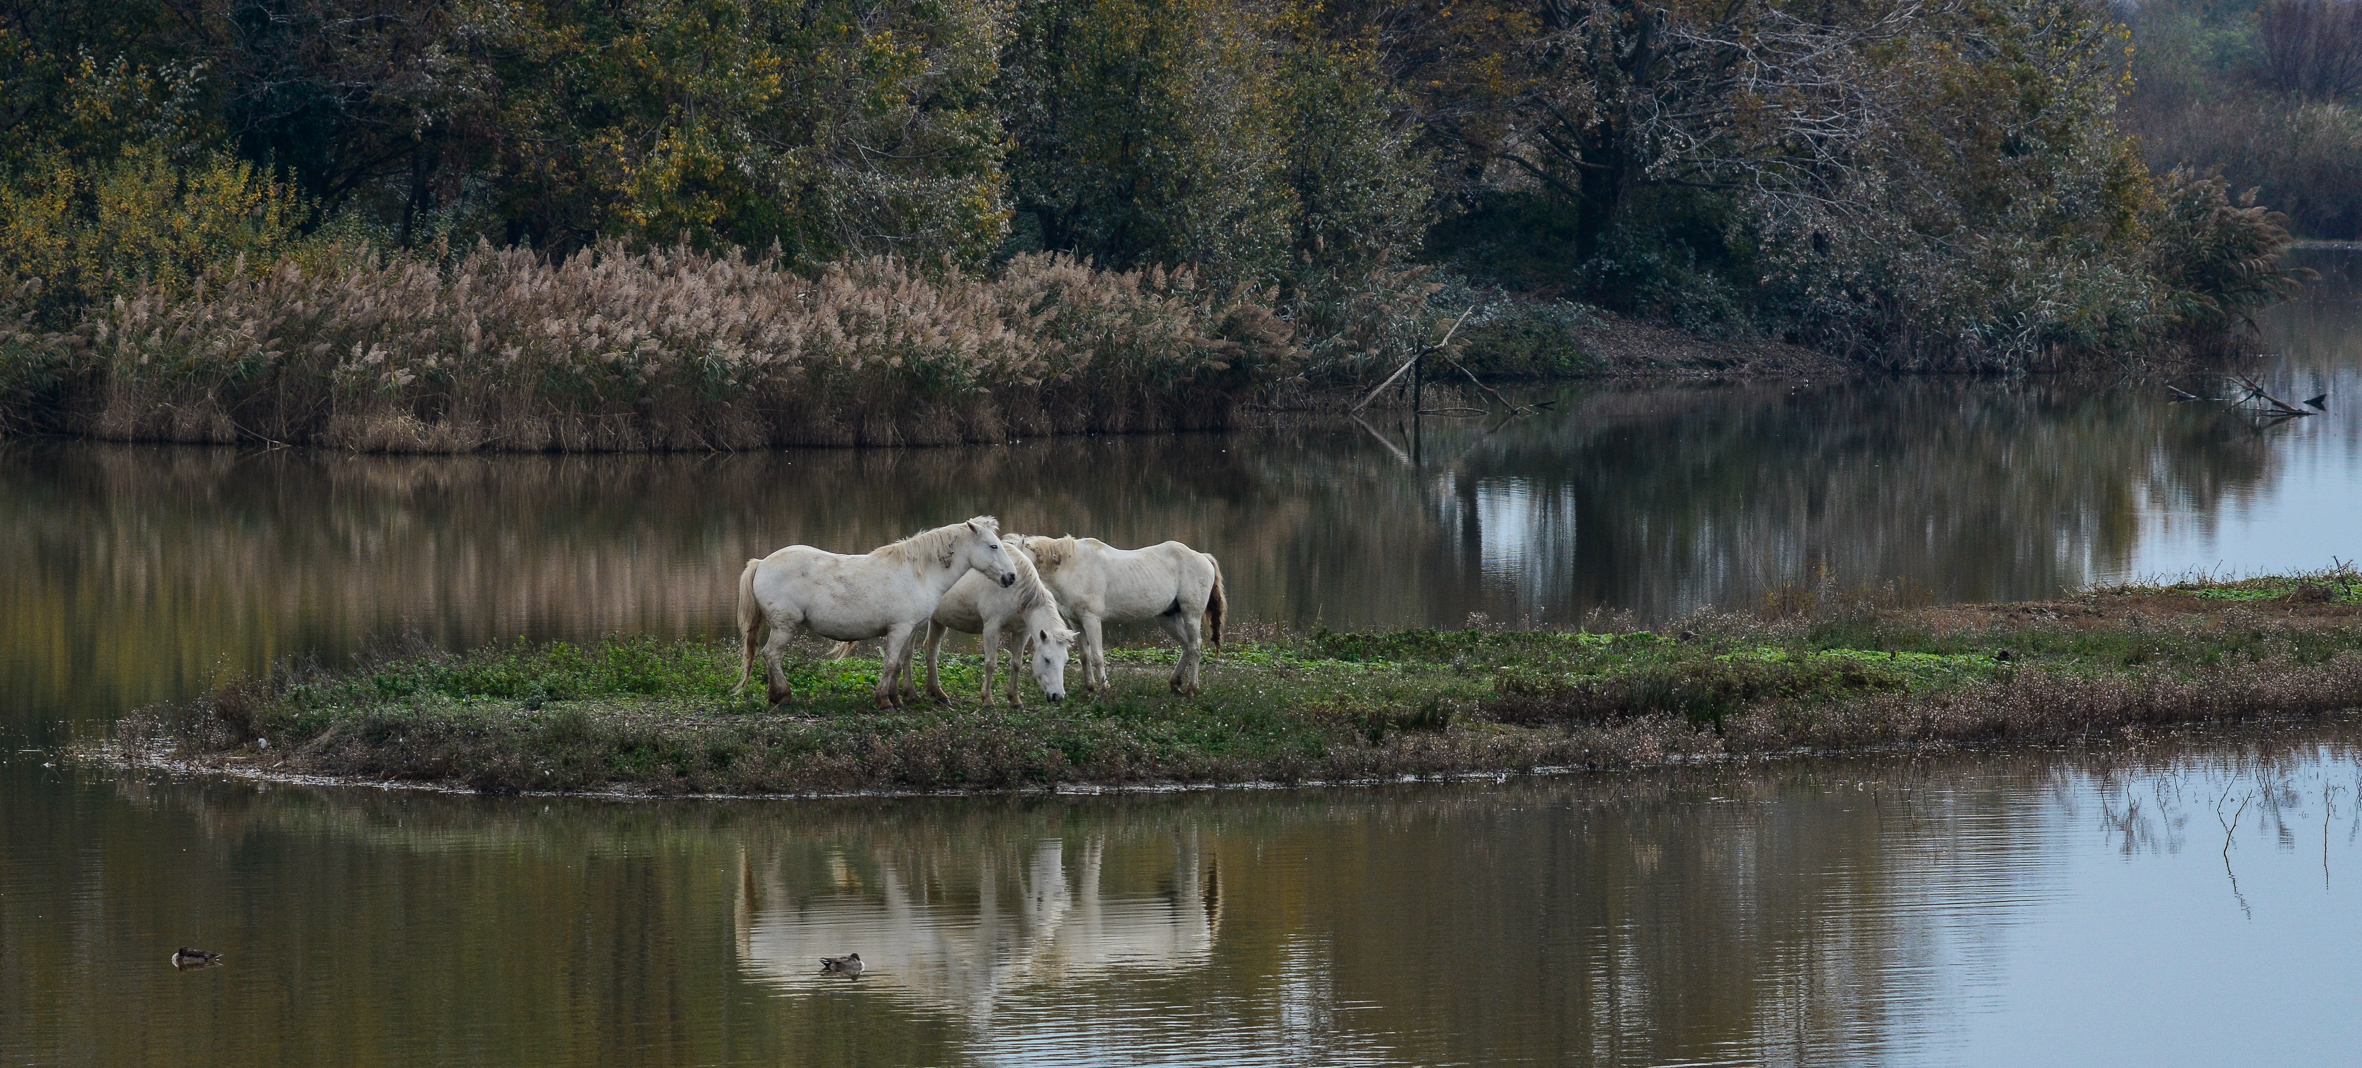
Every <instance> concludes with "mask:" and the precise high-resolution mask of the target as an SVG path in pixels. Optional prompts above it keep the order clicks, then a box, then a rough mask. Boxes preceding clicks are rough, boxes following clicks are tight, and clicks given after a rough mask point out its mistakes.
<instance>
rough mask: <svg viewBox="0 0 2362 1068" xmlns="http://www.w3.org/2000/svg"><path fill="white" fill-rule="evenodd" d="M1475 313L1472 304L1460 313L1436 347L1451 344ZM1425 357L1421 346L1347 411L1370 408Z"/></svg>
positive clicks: (1425, 353)
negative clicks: (1372, 403) (1470, 316)
mask: <svg viewBox="0 0 2362 1068" xmlns="http://www.w3.org/2000/svg"><path fill="white" fill-rule="evenodd" d="M1474 311H1476V305H1474V304H1471V305H1469V306H1468V310H1467V311H1464V312H1461V313H1460V317H1459V318H1457V319H1454V320H1452V328H1451V329H1449V330H1446V331H1444V332H1443V340H1442V341H1438V342H1436V343H1435V347H1436V348H1442V347H1443V346H1445V345H1449V344H1451V343H1452V335H1453V334H1457V333H1459V332H1460V324H1461V323H1464V322H1467V321H1468V316H1469V314H1470V313H1472V312H1474ZM1425 355H1427V346H1425V345H1421V346H1419V348H1418V350H1417V351H1415V352H1413V353H1411V358H1410V359H1407V360H1404V361H1403V362H1402V366H1400V367H1397V368H1395V369H1394V373H1393V374H1390V375H1387V376H1386V381H1384V382H1380V383H1378V388H1376V389H1373V390H1371V391H1370V394H1369V396H1366V397H1363V398H1362V399H1361V400H1360V401H1359V402H1357V403H1356V404H1354V406H1353V407H1351V408H1347V409H1346V411H1347V412H1358V411H1360V410H1362V409H1363V408H1367V407H1369V406H1370V402H1371V401H1374V400H1377V399H1378V394H1380V393H1384V392H1386V387H1388V386H1391V385H1393V384H1394V380H1395V379H1397V378H1401V377H1402V373H1403V372H1404V371H1408V370H1410V369H1411V368H1412V367H1414V366H1417V364H1418V362H1419V357H1421V356H1425Z"/></svg>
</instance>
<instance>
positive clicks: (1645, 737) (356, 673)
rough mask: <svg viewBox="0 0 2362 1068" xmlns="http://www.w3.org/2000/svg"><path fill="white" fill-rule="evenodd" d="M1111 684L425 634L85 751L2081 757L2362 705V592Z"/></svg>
mask: <svg viewBox="0 0 2362 1068" xmlns="http://www.w3.org/2000/svg"><path fill="white" fill-rule="evenodd" d="M1110 661H1111V667H1113V668H1115V669H1116V670H1115V672H1114V674H1115V681H1116V686H1115V691H1114V693H1112V694H1111V695H1109V696H1108V697H1105V698H1102V699H1096V700H1090V699H1082V698H1080V697H1079V696H1078V697H1077V699H1074V700H1070V701H1068V702H1066V703H1065V704H1063V705H1045V704H1042V703H1041V702H1040V701H1039V699H1038V697H1037V698H1036V699H1035V703H1034V705H1033V707H1030V708H1027V709H1023V710H1012V709H1008V708H1007V707H1005V706H1004V705H999V704H996V705H993V706H984V705H980V704H979V703H978V702H977V701H976V699H975V698H974V696H972V687H973V685H974V682H975V679H976V674H977V671H978V668H977V666H976V664H975V662H974V658H973V657H958V658H947V662H946V680H945V681H946V686H947V688H948V689H950V690H951V691H952V692H953V694H954V697H953V700H952V701H951V702H950V703H948V704H945V705H940V706H938V705H931V704H926V703H923V702H914V703H913V704H912V705H910V706H909V707H907V708H904V709H890V710H879V709H875V708H871V707H868V702H867V700H866V690H867V688H868V686H869V685H870V684H871V683H872V682H873V681H874V679H875V676H876V667H877V665H876V662H875V661H874V660H858V659H856V660H847V661H812V660H806V661H798V662H795V663H794V667H793V671H792V673H791V674H792V676H793V678H794V681H795V683H796V687H797V692H798V693H799V695H800V696H799V698H798V699H797V700H796V701H795V702H793V703H792V704H791V705H790V706H789V707H788V708H787V709H785V710H782V711H772V710H767V709H765V708H763V707H762V705H761V698H760V697H759V696H756V697H732V696H730V694H729V692H728V691H729V687H730V685H731V684H732V683H733V682H734V681H735V669H736V662H735V648H734V643H718V642H687V641H684V642H674V643H670V644H662V643H657V642H654V641H650V640H647V639H630V638H621V639H613V640H609V641H605V642H600V643H592V644H588V645H584V646H579V647H577V646H574V645H570V644H568V643H563V642H556V643H544V644H526V643H514V644H504V645H494V646H486V647H481V648H478V649H473V650H468V651H464V652H457V653H447V652H439V651H433V650H425V649H418V648H412V649H410V650H407V651H401V652H398V653H390V654H384V655H381V656H379V657H378V658H376V659H374V660H372V661H369V662H365V663H356V664H354V665H352V666H350V667H347V668H345V669H344V670H341V671H328V670H324V669H322V668H320V667H318V666H316V665H305V666H289V667H287V668H284V669H282V670H281V671H280V672H279V673H278V674H277V675H276V676H275V677H274V678H272V679H269V680H258V681H250V682H244V683H237V684H232V685H230V686H226V687H223V688H221V689H217V690H215V691H214V692H212V693H209V694H207V695H205V696H204V697H201V698H199V699H198V700H196V701H193V702H189V703H187V704H184V705H179V706H170V707H157V708H150V709H146V710H143V711H141V712H138V713H135V714H133V715H131V716H128V717H125V718H124V719H123V720H122V721H120V722H119V723H118V724H117V725H116V728H115V730H114V732H113V735H112V737H111V738H110V739H107V740H105V741H99V742H93V743H86V744H83V745H80V746H76V747H72V748H71V749H70V751H69V752H68V753H67V754H66V756H67V758H69V759H73V760H75V761H76V762H79V763H86V764H94V765H97V764H103V765H113V766H132V767H157V768H163V769H165V770H168V771H171V772H173V773H176V774H181V773H185V774H197V775H229V776H232V777H243V778H261V779H265V780H268V779H271V778H274V777H285V778H286V779H287V781H304V782H310V783H339V784H350V785H379V786H389V785H390V786H399V787H404V788H408V787H420V788H430V789H440V790H446V791H450V792H475V793H531V794H564V795H582V796H617V797H632V796H707V797H737V798H745V797H816V796H905V795H930V794H940V793H958V794H972V793H979V792H1015V793H1044V792H1053V793H1055V792H1110V791H1115V792H1136V791H1159V790H1192V789H1202V788H1216V787H1234V786H1235V787H1254V788H1280V787H1289V786H1296V785H1304V784H1327V785H1347V784H1375V783H1384V782H1394V781H1407V780H1430V781H1431V780H1437V779H1453V778H1469V777H1488V776H1489V777H1498V776H1505V775H1526V774H1564V773H1570V772H1576V771H1613V770H1620V769H1630V768H1641V767H1650V766H1664V765H1672V764H1687V763H1710V762H1720V761H1725V760H1732V759H1756V758H1762V759H1775V758H1781V757H1784V756H1796V757H1813V756H1825V755H1826V756H1834V755H1854V754H1860V753H1865V752H1874V751H1884V750H1896V749H1902V750H1920V749H1933V748H1943V749H1962V748H1966V749H1976V748H1983V747H1988V746H1993V745H2004V746H2007V745H2017V744H2029V743H2031V744H2058V743H2063V744H2077V743H2088V742H2091V741H2092V740H2094V739H2095V738H2106V737H2115V736H2118V735H2123V734H2127V733H2138V732H2142V731H2148V730H2154V729H2177V728H2181V727H2185V726H2196V725H2206V724H2224V723H2235V722H2244V721H2249V720H2258V719H2276V718H2294V719H2298V720H2302V719H2308V718H2310V719H2318V718H2321V717H2325V716H2330V715H2336V714H2342V713H2348V712H2351V711H2353V710H2356V709H2362V576H2356V575H2355V574H2353V573H2352V572H2337V573H2324V574H2317V575H2310V576H2296V577H2276V578H2260V579H2249V580H2244V581H2241V582H2236V583H2215V584H2187V583H2186V584H2182V585H2179V586H2173V587H2156V586H2148V587H2123V588H2117V589H2111V590H2100V591H2093V592H2090V593H2086V594H2083V595H2079V596H2077V597H2071V598H2066V599H2061V600H2056V601H2047V602H2032V603H2025V604H2015V605H1950V606H1940V607H1933V608H1921V609H1900V608H1881V607H1876V606H1870V605H1863V604H1859V603H1856V604H1852V605H1844V606H1839V607H1838V608H1837V609H1836V610H1834V611H1830V612H1826V613H1823V614H1819V615H1797V616H1786V617H1779V618H1767V617H1760V616H1741V615H1721V616H1714V617H1698V618H1693V619H1691V620H1688V621H1685V622H1684V623H1682V624H1680V625H1678V626H1675V627H1667V628H1664V629H1663V631H1662V632H1649V631H1628V632H1617V633H1580V632H1536V631H1431V630H1417V631H1402V632H1394V633H1384V634H1336V633H1329V632H1322V633H1318V634H1314V635H1309V636H1302V637H1296V638H1282V639H1277V640H1273V641H1268V642H1256V643H1241V644H1235V645H1234V646H1233V647H1231V648H1230V649H1227V650H1225V652H1224V653H1223V655H1222V657H1220V658H1219V659H1215V660H1211V661H1209V662H1208V665H1207V675H1206V691H1205V693H1203V694H1201V695H1199V696H1198V697H1195V698H1180V697H1175V696H1173V695H1170V694H1169V693H1166V692H1164V687H1163V678H1162V675H1163V672H1164V670H1165V669H1164V667H1163V665H1164V664H1165V663H1169V654H1168V652H1167V651H1166V650H1161V649H1118V650H1110Z"/></svg>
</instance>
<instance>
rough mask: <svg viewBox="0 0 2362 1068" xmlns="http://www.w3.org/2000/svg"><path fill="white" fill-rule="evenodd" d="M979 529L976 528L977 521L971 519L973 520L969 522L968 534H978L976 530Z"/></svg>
mask: <svg viewBox="0 0 2362 1068" xmlns="http://www.w3.org/2000/svg"><path fill="white" fill-rule="evenodd" d="M977 529H978V528H977V526H976V521H975V520H973V519H971V520H968V532H969V533H971V534H973V533H975V532H976V530H977Z"/></svg>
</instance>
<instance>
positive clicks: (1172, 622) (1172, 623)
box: [1156, 612, 1198, 697]
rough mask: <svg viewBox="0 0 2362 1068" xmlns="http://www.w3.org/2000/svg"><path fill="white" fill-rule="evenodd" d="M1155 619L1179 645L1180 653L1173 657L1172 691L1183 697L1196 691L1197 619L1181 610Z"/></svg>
mask: <svg viewBox="0 0 2362 1068" xmlns="http://www.w3.org/2000/svg"><path fill="white" fill-rule="evenodd" d="M1156 621H1157V622H1158V623H1161V624H1163V625H1164V628H1165V633H1167V634H1170V635H1172V636H1173V641H1174V642H1175V643H1176V644H1178V645H1180V646H1181V652H1180V655H1179V656H1177V657H1175V658H1174V659H1173V682H1172V686H1173V692H1174V693H1177V694H1180V695H1182V696H1184V697H1187V696H1190V695H1192V694H1195V693H1196V692H1197V649H1198V629H1197V626H1196V623H1197V621H1196V620H1194V619H1191V618H1189V616H1188V615H1187V614H1186V613H1182V612H1174V613H1172V614H1170V615H1163V616H1158V617H1157V620H1156Z"/></svg>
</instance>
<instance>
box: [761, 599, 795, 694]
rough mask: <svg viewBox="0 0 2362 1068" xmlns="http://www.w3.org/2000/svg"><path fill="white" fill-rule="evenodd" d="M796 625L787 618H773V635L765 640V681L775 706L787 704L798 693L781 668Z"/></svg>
mask: <svg viewBox="0 0 2362 1068" xmlns="http://www.w3.org/2000/svg"><path fill="white" fill-rule="evenodd" d="M796 626H797V624H796V623H791V622H787V621H785V620H773V621H772V623H771V635H770V637H768V638H766V639H764V641H763V654H762V655H763V682H764V684H765V689H766V691H767V695H768V696H769V697H770V699H771V707H773V708H777V707H779V706H780V705H783V704H786V703H787V702H788V701H790V700H792V699H794V697H795V695H796V694H795V691H794V690H792V689H789V688H788V685H787V673H786V672H784V671H781V670H779V661H780V659H781V658H782V657H785V656H786V655H787V645H788V642H789V641H791V640H793V639H794V637H795V629H796Z"/></svg>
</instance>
